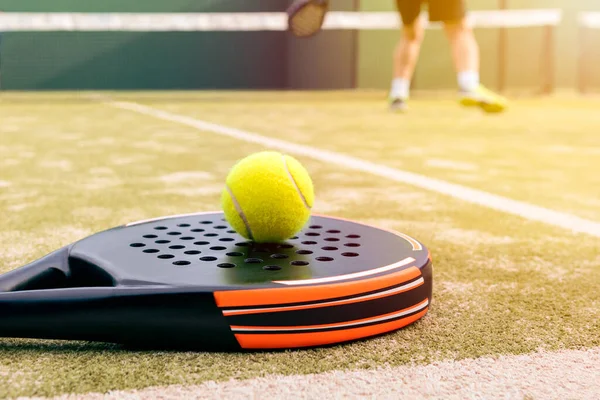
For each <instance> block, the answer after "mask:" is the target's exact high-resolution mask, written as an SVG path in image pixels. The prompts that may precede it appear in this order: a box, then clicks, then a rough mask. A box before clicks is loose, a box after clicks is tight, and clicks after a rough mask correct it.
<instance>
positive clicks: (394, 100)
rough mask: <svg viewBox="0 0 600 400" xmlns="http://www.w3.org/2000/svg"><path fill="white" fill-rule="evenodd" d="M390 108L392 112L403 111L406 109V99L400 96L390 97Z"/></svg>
mask: <svg viewBox="0 0 600 400" xmlns="http://www.w3.org/2000/svg"><path fill="white" fill-rule="evenodd" d="M389 103H390V110H391V111H394V112H404V111H406V110H407V109H408V106H407V104H406V99H402V98H400V97H390V99H389Z"/></svg>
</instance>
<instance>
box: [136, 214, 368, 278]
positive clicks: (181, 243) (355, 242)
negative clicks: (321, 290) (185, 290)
mask: <svg viewBox="0 0 600 400" xmlns="http://www.w3.org/2000/svg"><path fill="white" fill-rule="evenodd" d="M217 217H218V218H217ZM360 233H362V232H360ZM361 246H363V243H362V239H361V235H360V234H359V233H357V232H356V231H355V230H345V229H338V228H337V227H335V228H333V227H331V226H328V224H327V223H322V222H321V221H319V223H315V224H311V225H309V226H307V227H306V228H305V229H304V230H303V231H301V232H299V233H298V234H297V236H293V237H291V238H290V239H289V240H288V241H286V242H283V243H272V244H269V243H267V244H265V243H263V244H258V243H254V242H252V241H249V240H247V239H245V238H243V237H242V236H240V235H239V234H237V233H236V232H235V231H234V230H233V229H231V227H230V226H229V225H228V224H227V222H226V221H225V220H224V219H223V218H220V215H219V214H216V213H215V214H214V217H213V215H208V216H206V215H205V216H202V217H196V218H193V217H188V218H185V220H184V221H181V218H180V219H179V220H178V221H176V222H175V221H170V220H169V219H165V220H161V221H160V222H157V223H156V225H155V226H148V227H147V228H146V231H145V232H142V233H141V234H140V235H139V236H137V237H135V238H132V239H131V241H130V242H129V247H130V249H131V251H139V252H141V253H143V254H144V256H145V257H154V259H158V260H162V261H163V262H165V267H168V266H169V265H170V266H171V268H173V267H186V270H190V269H194V268H198V269H206V268H217V269H218V270H220V271H222V272H223V273H225V272H226V271H227V270H231V271H233V270H236V271H244V273H247V274H249V275H252V274H263V275H264V274H267V275H268V276H270V277H275V276H283V277H286V273H289V271H291V270H294V271H298V270H306V271H307V275H306V276H311V274H312V272H311V271H313V269H314V268H316V269H318V268H327V266H328V265H329V266H331V265H335V263H343V262H344V260H346V261H349V260H351V259H353V258H356V257H359V256H360V253H359V251H358V250H360V248H361ZM261 271H262V272H261ZM267 275H264V279H265V280H268V279H271V278H269V277H268V276H267ZM294 276H296V275H294ZM303 276H304V275H298V277H303Z"/></svg>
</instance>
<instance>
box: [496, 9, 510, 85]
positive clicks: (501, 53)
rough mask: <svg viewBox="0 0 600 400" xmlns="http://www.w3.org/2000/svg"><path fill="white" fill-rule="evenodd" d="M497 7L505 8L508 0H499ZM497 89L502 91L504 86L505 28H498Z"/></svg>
mask: <svg viewBox="0 0 600 400" xmlns="http://www.w3.org/2000/svg"><path fill="white" fill-rule="evenodd" d="M498 8H499V9H500V10H506V9H507V8H508V0H499V4H498ZM498 35H499V36H498V91H499V92H503V91H504V90H505V88H506V43H507V34H506V28H504V27H501V28H498Z"/></svg>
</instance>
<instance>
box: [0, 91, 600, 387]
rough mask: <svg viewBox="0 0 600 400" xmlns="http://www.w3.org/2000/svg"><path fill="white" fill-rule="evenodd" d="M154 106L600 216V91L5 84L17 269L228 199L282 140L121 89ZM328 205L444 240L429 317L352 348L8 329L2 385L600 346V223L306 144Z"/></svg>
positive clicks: (10, 236)
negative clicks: (348, 160)
mask: <svg viewBox="0 0 600 400" xmlns="http://www.w3.org/2000/svg"><path fill="white" fill-rule="evenodd" d="M113 100H114V101H127V102H135V103H137V104H142V105H149V106H151V107H153V108H156V109H158V110H163V111H168V112H170V113H172V114H176V115H180V116H183V117H190V118H196V119H200V120H203V121H208V122H212V123H217V124H221V125H224V126H227V127H232V128H238V129H242V130H245V131H251V132H255V133H258V134H261V135H264V136H268V137H273V138H278V139H283V140H286V141H288V142H293V143H298V144H303V145H308V146H311V147H315V148H319V149H326V150H330V151H333V152H336V153H342V154H346V155H351V156H354V157H358V158H360V159H364V160H368V161H370V162H374V163H377V164H379V165H382V166H390V167H395V168H399V169H402V170H406V171H411V172H417V173H420V174H423V175H426V176H430V177H435V178H439V179H442V180H444V181H448V182H453V183H458V184H461V185H464V186H467V187H471V188H476V189H481V190H484V191H486V192H490V193H494V194H499V195H502V196H505V197H509V198H511V199H515V200H520V201H526V202H528V203H531V204H535V205H539V206H543V207H547V208H550V209H553V210H556V211H561V212H566V213H569V214H573V215H576V216H579V217H582V218H586V219H589V220H592V221H600V175H599V174H598V172H597V171H598V170H600V157H599V155H600V137H599V136H598V132H597V129H596V127H598V126H600V115H598V113H597V112H596V111H595V110H597V109H598V107H599V106H600V100H598V99H590V98H574V97H559V96H555V97H549V98H527V99H517V100H515V101H513V102H512V104H511V109H510V110H509V111H508V112H507V113H505V114H502V115H485V114H483V113H481V112H478V111H477V110H465V109H461V108H459V106H458V105H457V104H456V103H455V102H454V101H453V100H452V99H451V98H449V97H447V96H441V98H438V96H435V98H434V96H432V95H421V96H416V97H415V99H414V100H413V101H412V102H411V110H410V112H409V113H407V114H404V115H398V114H392V113H390V112H388V111H387V109H386V104H385V94H384V93H374V92H369V93H361V92H357V93H354V92H347V93H326V92H325V93H306V92H305V93H256V92H244V93H234V92H230V93H227V92H212V93H211V92H206V93H198V92H186V93H144V94H140V93H122V92H121V93H114V94H112V93H102V95H101V96H99V95H96V94H94V93H83V94H82V93H78V94H74V93H73V94H71V93H60V94H53V93H46V94H32V93H4V94H2V95H1V96H0V121H1V123H0V165H1V168H0V220H1V221H2V222H3V224H2V229H1V230H0V243H2V249H3V251H2V252H1V253H0V272H6V271H8V270H11V269H13V268H17V267H19V266H21V265H23V264H25V263H27V262H29V261H32V260H35V259H37V258H39V257H40V256H42V255H44V254H46V253H48V252H50V251H53V250H55V249H57V248H59V247H62V246H64V245H66V244H69V243H71V242H73V241H75V240H78V239H80V238H83V237H85V236H87V235H89V234H92V233H94V232H97V231H100V230H104V229H107V228H110V227H113V226H116V225H120V224H124V223H127V222H131V221H135V220H141V219H146V218H152V217H157V216H163V215H172V214H181V213H188V212H196V211H211V210H218V209H219V204H220V193H221V190H222V188H223V182H224V179H225V176H226V175H227V172H228V170H229V168H230V167H231V166H232V165H233V164H234V163H235V161H237V160H238V159H240V158H242V157H245V156H246V155H248V154H250V153H253V152H256V151H260V150H263V149H264V148H263V147H261V146H259V145H256V144H252V143H247V142H244V141H240V140H235V139H232V138H229V137H224V136H220V135H216V134H214V133H212V132H208V131H204V130H201V129H197V128H194V127H191V126H187V125H184V124H179V123H177V122H174V121H166V120H161V119H158V118H154V117H152V116H150V115H143V114H140V113H136V112H134V111H131V110H125V109H119V108H115V107H113V106H111V104H110V102H111V101H113ZM298 159H300V160H301V161H302V162H303V164H304V165H305V166H306V168H307V169H308V171H309V172H310V173H311V175H312V177H313V180H314V183H315V192H316V202H315V207H314V211H315V212H318V213H322V214H329V215H333V216H338V217H343V218H348V219H353V220H356V221H359V222H364V223H368V224H372V225H375V226H379V227H382V228H391V229H394V230H398V231H400V232H405V233H408V234H410V235H411V236H414V237H415V238H418V239H419V240H421V241H422V242H423V243H425V244H426V245H427V247H428V248H429V249H430V250H431V252H432V257H433V261H434V294H433V302H432V306H431V309H430V312H429V314H428V315H427V316H426V317H425V318H423V319H422V320H420V321H418V322H417V323H415V324H414V325H411V326H409V327H407V328H405V329H401V330H399V331H397V332H394V333H391V334H387V335H383V336H380V337H377V338H373V339H367V340H362V341H358V342H354V343H351V344H345V345H339V346H334V347H327V348H319V349H309V350H296V351H280V352H257V353H201V352H155V351H131V350H128V349H125V348H121V347H118V346H114V345H109V344H97V343H96V344H91V343H84V342H59V341H37V340H22V339H0V397H1V398H10V397H17V396H53V395H60V394H64V393H88V392H106V391H109V390H119V389H130V388H145V387H149V386H164V385H169V384H186V385H187V384H196V383H202V382H205V381H208V380H219V381H224V380H228V379H230V378H236V379H241V378H249V377H257V376H263V375H267V374H273V373H278V374H285V375H289V374H308V373H319V372H325V371H332V370H348V369H349V370H357V369H366V368H377V367H381V366H387V365H390V366H395V365H409V364H411V363H417V364H428V363H431V362H434V361H438V360H460V359H464V358H476V357H481V356H492V357H495V356H499V355H508V354H526V353H531V352H535V351H540V350H560V349H586V348H593V347H597V346H600V338H599V336H598V332H599V331H600V250H599V249H600V238H598V237H595V236H593V235H587V234H574V233H571V232H569V231H567V230H565V229H562V228H558V227H554V226H550V225H545V224H543V223H539V222H534V221H530V220H528V219H526V218H521V217H517V216H513V215H509V214H505V213H501V212H497V211H493V210H490V209H488V208H485V207H482V206H474V205H472V204H469V203H467V202H464V201H461V200H457V199H454V198H451V197H447V196H445V195H442V194H439V193H434V192H429V191H425V190H422V189H419V188H415V187H413V186H409V185H404V184H400V183H397V182H392V181H390V180H387V179H385V178H382V177H377V176H373V175H371V174H368V173H366V172H365V173H359V172H356V171H346V170H344V169H343V168H341V167H339V166H338V165H335V164H332V163H327V162H321V161H315V160H313V159H311V158H310V157H302V156H298Z"/></svg>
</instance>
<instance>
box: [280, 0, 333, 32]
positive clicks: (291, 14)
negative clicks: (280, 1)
mask: <svg viewBox="0 0 600 400" xmlns="http://www.w3.org/2000/svg"><path fill="white" fill-rule="evenodd" d="M328 10H329V1H327V0H296V1H295V2H294V3H292V5H291V6H290V7H289V8H288V10H287V14H288V29H289V30H290V31H291V32H292V33H293V34H294V35H295V36H298V37H309V36H313V35H315V34H316V33H318V32H319V31H320V30H321V27H322V26H323V22H324V21H325V16H326V15H327V11H328Z"/></svg>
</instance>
